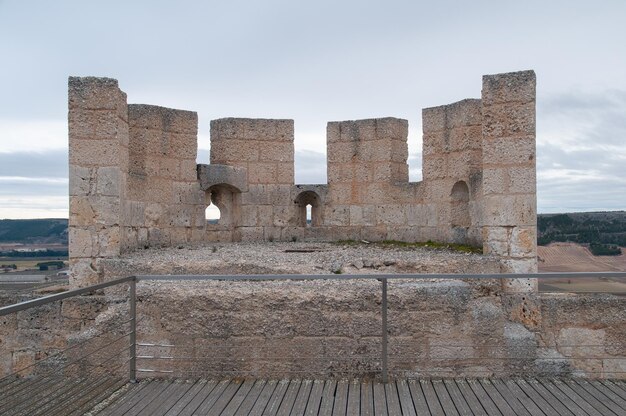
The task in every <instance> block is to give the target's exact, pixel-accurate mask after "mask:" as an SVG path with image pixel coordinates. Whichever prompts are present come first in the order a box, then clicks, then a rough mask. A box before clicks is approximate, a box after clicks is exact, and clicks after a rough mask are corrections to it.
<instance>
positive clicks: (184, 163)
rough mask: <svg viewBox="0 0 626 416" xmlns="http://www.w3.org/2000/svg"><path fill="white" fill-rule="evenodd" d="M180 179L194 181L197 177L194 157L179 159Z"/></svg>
mask: <svg viewBox="0 0 626 416" xmlns="http://www.w3.org/2000/svg"><path fill="white" fill-rule="evenodd" d="M178 179H179V180H181V181H195V180H197V179H198V165H197V164H196V160H195V159H182V160H181V161H180V176H179V177H178Z"/></svg>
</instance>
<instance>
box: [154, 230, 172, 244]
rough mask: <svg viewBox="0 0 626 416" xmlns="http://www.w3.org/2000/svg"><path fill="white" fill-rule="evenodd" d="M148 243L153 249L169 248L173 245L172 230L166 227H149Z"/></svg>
mask: <svg viewBox="0 0 626 416" xmlns="http://www.w3.org/2000/svg"><path fill="white" fill-rule="evenodd" d="M148 243H149V244H150V246H151V247H167V246H169V245H171V243H172V240H171V238H170V230H169V229H168V228H164V227H163V228H155V227H148Z"/></svg>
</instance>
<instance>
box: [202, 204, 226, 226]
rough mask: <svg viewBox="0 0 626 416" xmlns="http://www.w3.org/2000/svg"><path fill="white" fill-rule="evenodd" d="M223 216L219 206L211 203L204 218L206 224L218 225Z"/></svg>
mask: <svg viewBox="0 0 626 416" xmlns="http://www.w3.org/2000/svg"><path fill="white" fill-rule="evenodd" d="M221 216H222V213H221V212H220V209H219V208H218V207H217V205H215V204H213V203H212V202H210V203H209V206H208V207H206V210H205V211H204V218H205V219H206V222H207V223H208V224H218V223H219V221H220V218H221Z"/></svg>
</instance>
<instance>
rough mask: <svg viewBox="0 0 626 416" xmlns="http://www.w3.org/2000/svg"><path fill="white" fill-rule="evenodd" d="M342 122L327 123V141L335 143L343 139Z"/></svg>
mask: <svg viewBox="0 0 626 416" xmlns="http://www.w3.org/2000/svg"><path fill="white" fill-rule="evenodd" d="M340 126H341V123H340V122H338V121H331V122H329V123H327V124H326V142H327V143H335V142H338V141H340V140H341V127H340Z"/></svg>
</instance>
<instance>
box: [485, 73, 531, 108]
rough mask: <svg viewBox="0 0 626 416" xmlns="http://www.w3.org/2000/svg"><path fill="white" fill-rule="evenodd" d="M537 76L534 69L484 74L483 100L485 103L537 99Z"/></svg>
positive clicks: (525, 101)
mask: <svg viewBox="0 0 626 416" xmlns="http://www.w3.org/2000/svg"><path fill="white" fill-rule="evenodd" d="M535 96H536V76H535V72H534V71H520V72H509V73H504V74H495V75H484V76H483V88H482V101H483V104H484V105H491V104H498V103H509V102H520V103H527V102H532V101H534V100H535Z"/></svg>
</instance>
